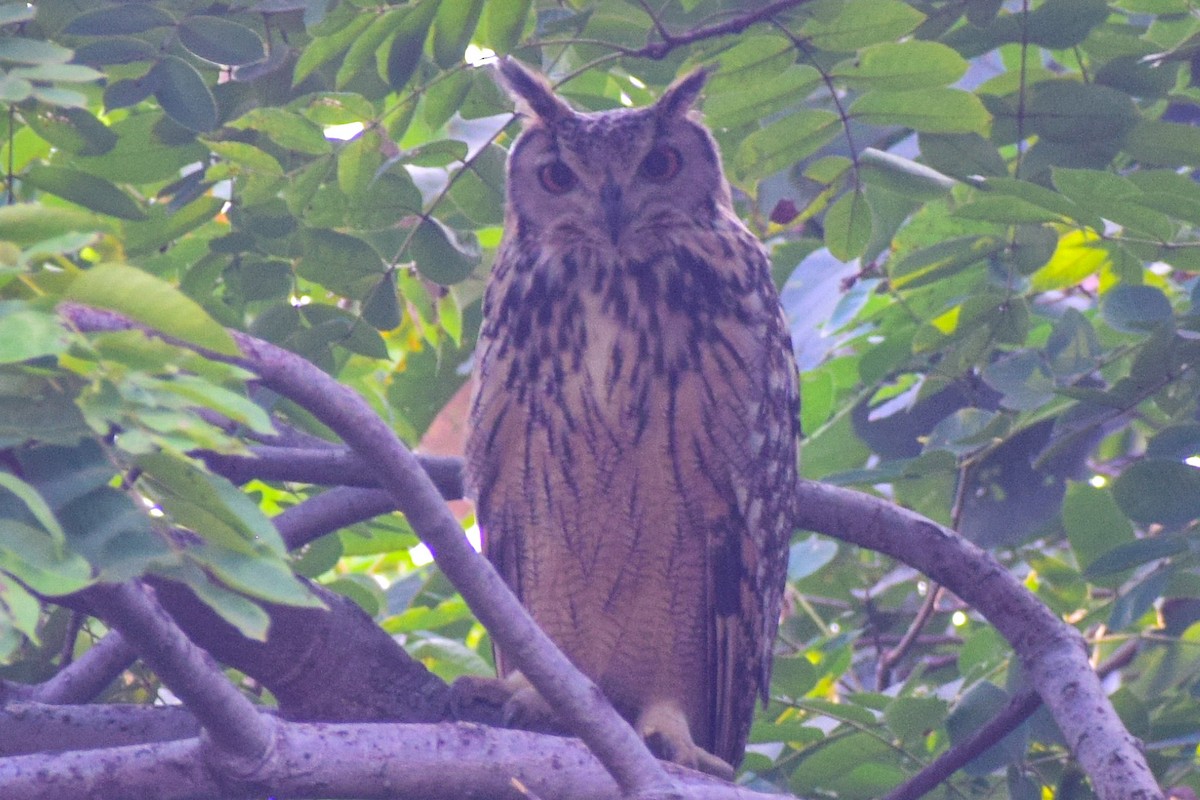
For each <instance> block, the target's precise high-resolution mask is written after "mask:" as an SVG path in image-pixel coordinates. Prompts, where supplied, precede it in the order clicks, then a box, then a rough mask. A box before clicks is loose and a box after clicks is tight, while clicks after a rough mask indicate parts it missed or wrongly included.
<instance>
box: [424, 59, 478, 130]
mask: <svg viewBox="0 0 1200 800" xmlns="http://www.w3.org/2000/svg"><path fill="white" fill-rule="evenodd" d="M470 91H471V74H470V73H469V72H465V71H459V72H452V73H449V74H447V75H446V77H445V79H444V80H441V81H438V83H437V85H436V86H431V87H429V91H428V92H426V94H425V122H426V123H427V124H428V125H429V127H430V128H434V129H437V128H440V127H442V125H444V124H445V123H446V121H447V120H449V119H450V117H452V116H454V112H455V111H458V109H459V107H460V106H462V103H463V100H464V99H466V97H467V94H468V93H469V92H470Z"/></svg>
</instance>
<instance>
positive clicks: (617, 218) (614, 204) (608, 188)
mask: <svg viewBox="0 0 1200 800" xmlns="http://www.w3.org/2000/svg"><path fill="white" fill-rule="evenodd" d="M600 208H601V209H603V210H604V222H605V224H606V226H607V227H608V235H609V238H610V239H612V243H613V244H614V245H615V244H616V243H617V240H618V239H620V238H621V228H622V227H623V226H624V224H625V208H624V206H623V205H622V204H621V188H620V187H619V186H617V185H616V184H615V183H613V182H612V180H608V181H605V183H604V185H603V186H601V187H600Z"/></svg>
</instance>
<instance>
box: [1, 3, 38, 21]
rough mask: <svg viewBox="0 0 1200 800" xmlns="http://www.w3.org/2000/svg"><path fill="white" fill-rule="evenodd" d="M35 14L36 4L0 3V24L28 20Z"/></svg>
mask: <svg viewBox="0 0 1200 800" xmlns="http://www.w3.org/2000/svg"><path fill="white" fill-rule="evenodd" d="M35 16H37V6H34V5H31V4H29V3H21V2H18V3H4V4H3V5H0V25H13V24H15V23H17V22H29V20H31V19H33V18H34V17H35Z"/></svg>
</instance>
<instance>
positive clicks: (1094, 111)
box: [1024, 80, 1138, 146]
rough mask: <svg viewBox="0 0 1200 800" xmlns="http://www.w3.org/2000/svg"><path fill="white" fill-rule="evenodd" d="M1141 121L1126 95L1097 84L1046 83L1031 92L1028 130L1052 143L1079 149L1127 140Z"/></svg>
mask: <svg viewBox="0 0 1200 800" xmlns="http://www.w3.org/2000/svg"><path fill="white" fill-rule="evenodd" d="M1137 119H1138V113H1137V109H1136V108H1135V107H1134V104H1133V100H1132V99H1131V98H1130V97H1129V95H1127V94H1125V93H1124V92H1118V91H1117V90H1116V89H1110V88H1109V87H1107V86H1099V85H1097V84H1094V83H1079V82H1077V81H1069V80H1053V81H1043V82H1041V83H1038V84H1035V85H1034V87H1033V88H1032V90H1030V92H1029V101H1028V102H1027V103H1026V106H1025V121H1024V125H1025V130H1026V132H1027V135H1028V133H1034V134H1036V135H1038V136H1040V137H1042V138H1044V139H1046V140H1048V141H1050V142H1063V143H1066V144H1073V145H1075V146H1079V145H1080V144H1081V143H1083V142H1096V141H1103V140H1109V139H1119V138H1121V137H1123V136H1124V135H1125V134H1126V133H1127V132H1128V131H1129V130H1130V128H1132V127H1133V125H1134V123H1135V122H1136V121H1137Z"/></svg>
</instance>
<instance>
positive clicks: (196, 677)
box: [83, 583, 273, 762]
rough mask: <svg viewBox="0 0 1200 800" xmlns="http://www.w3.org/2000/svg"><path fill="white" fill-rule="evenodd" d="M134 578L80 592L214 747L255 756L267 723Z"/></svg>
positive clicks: (263, 750) (265, 740) (263, 748)
mask: <svg viewBox="0 0 1200 800" xmlns="http://www.w3.org/2000/svg"><path fill="white" fill-rule="evenodd" d="M149 591H150V590H149V589H148V588H147V587H145V586H144V585H142V584H140V583H124V584H119V585H106V584H99V585H96V586H93V587H91V588H90V589H86V590H85V591H84V592H83V594H84V596H85V597H86V598H87V600H88V601H90V602H91V603H92V604H93V605H94V606H95V608H96V611H97V614H98V616H100V617H101V618H102V619H103V620H104V621H105V622H107V623H108V624H109V625H111V626H113V627H114V628H116V629H117V630H119V631H121V633H122V634H123V635H124V636H125V638H126V639H127V640H128V641H129V642H130V643H131V644H132V645H133V647H134V648H135V649H136V650H137V651H138V654H139V655H140V656H141V658H142V660H143V661H145V662H146V664H148V665H149V666H150V668H151V669H153V670H154V671H155V672H156V673H157V674H158V676H159V677H160V678H161V679H162V681H163V683H164V684H166V685H167V687H168V688H169V689H170V690H171V691H172V692H173V693H174V694H175V695H176V696H177V697H178V698H179V699H181V700H182V701H183V702H184V704H185V705H187V707H188V709H189V710H190V711H191V712H192V714H194V715H195V716H196V719H198V720H199V721H200V724H201V725H202V726H203V727H204V728H205V729H206V730H207V732H208V734H209V736H210V739H211V741H212V743H213V745H214V746H216V747H217V748H218V749H219V750H224V751H227V752H228V753H230V754H233V755H236V756H239V757H240V758H242V759H246V760H248V761H250V762H255V761H257V760H259V759H261V758H262V757H264V756H265V755H266V754H267V753H269V752H270V750H271V748H272V745H273V734H272V725H271V724H270V721H269V720H265V719H264V718H263V717H262V716H261V715H260V714H259V713H258V712H257V711H256V710H255V708H254V706H253V705H252V704H251V703H250V701H249V700H247V699H246V698H245V697H243V696H242V695H241V694H240V693H239V692H238V690H237V689H236V688H234V686H233V684H231V683H230V682H229V680H228V679H227V678H226V677H225V675H224V674H223V673H222V672H221V670H220V668H219V667H218V666H217V665H216V663H215V662H214V661H213V660H212V657H211V656H209V655H208V653H206V652H204V651H203V650H201V649H200V648H199V647H197V646H196V645H195V644H193V643H192V641H191V639H189V638H188V637H187V636H186V635H185V634H184V632H183V631H182V630H180V629H179V626H178V625H176V624H175V623H174V621H173V620H172V619H171V618H170V617H169V616H168V615H167V613H166V612H165V611H164V610H163V608H162V606H160V605H159V604H158V602H157V601H156V600H155V599H154V598H153V596H152V595H151V594H150V593H149Z"/></svg>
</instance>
